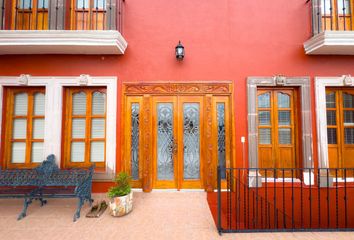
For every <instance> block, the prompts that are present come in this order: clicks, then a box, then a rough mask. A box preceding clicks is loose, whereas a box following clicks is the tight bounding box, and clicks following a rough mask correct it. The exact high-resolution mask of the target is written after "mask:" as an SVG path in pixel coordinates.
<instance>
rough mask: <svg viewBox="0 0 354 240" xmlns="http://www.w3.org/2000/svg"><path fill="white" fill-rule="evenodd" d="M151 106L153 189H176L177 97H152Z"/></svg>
mask: <svg viewBox="0 0 354 240" xmlns="http://www.w3.org/2000/svg"><path fill="white" fill-rule="evenodd" d="M152 106H153V108H152V136H153V137H152V139H153V144H152V149H153V153H152V159H153V174H152V175H153V187H156V188H177V187H178V177H179V176H178V159H177V156H178V154H177V151H178V149H177V148H178V146H177V142H178V139H177V136H178V114H177V113H178V111H177V108H178V105H177V97H176V96H157V97H153V100H152Z"/></svg>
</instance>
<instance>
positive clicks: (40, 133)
mask: <svg viewBox="0 0 354 240" xmlns="http://www.w3.org/2000/svg"><path fill="white" fill-rule="evenodd" d="M32 138H33V139H43V138H44V119H43V118H40V119H33V136H32Z"/></svg>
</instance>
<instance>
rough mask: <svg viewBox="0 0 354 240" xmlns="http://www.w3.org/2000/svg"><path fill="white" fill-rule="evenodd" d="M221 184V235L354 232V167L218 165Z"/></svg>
mask: <svg viewBox="0 0 354 240" xmlns="http://www.w3.org/2000/svg"><path fill="white" fill-rule="evenodd" d="M223 174H226V177H225V178H224V179H223V178H222V176H223ZM217 184H218V190H217V213H216V214H217V218H216V219H217V228H218V231H219V233H222V232H253V231H264V232H272V231H354V205H353V204H351V202H353V200H354V168H353V169H349V168H333V169H332V168H331V169H328V168H323V169H313V168H221V167H218V178H217Z"/></svg>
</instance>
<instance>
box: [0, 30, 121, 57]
mask: <svg viewBox="0 0 354 240" xmlns="http://www.w3.org/2000/svg"><path fill="white" fill-rule="evenodd" d="M127 45H128V43H127V42H126V40H125V39H124V38H123V36H122V35H121V34H120V32H118V31H114V30H104V31H102V30H101V31H100V30H97V31H93V30H91V31H80V30H0V55H3V54H124V52H125V49H126V48H127Z"/></svg>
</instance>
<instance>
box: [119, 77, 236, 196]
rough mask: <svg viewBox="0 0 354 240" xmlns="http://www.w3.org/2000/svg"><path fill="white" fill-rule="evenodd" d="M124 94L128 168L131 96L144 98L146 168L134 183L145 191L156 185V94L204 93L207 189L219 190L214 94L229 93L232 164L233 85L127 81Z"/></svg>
mask: <svg viewBox="0 0 354 240" xmlns="http://www.w3.org/2000/svg"><path fill="white" fill-rule="evenodd" d="M122 92H123V94H122V96H123V101H122V105H121V107H122V108H121V109H122V119H123V120H122V121H121V132H122V134H121V136H122V143H123V144H124V147H122V148H121V149H122V153H121V169H122V170H127V169H128V167H127V165H128V162H130V159H126V157H127V155H128V154H127V153H126V152H127V149H126V147H125V145H126V138H127V136H128V135H127V134H126V133H127V131H128V130H127V129H125V126H126V125H127V124H126V121H128V120H129V119H128V120H127V119H126V116H129V114H128V112H127V110H128V109H127V105H126V104H127V99H128V97H131V96H135V97H137V96H139V97H140V98H141V101H142V104H143V105H142V106H141V107H140V109H141V111H140V113H141V114H142V119H141V120H140V122H141V126H139V127H140V128H141V129H142V132H143V133H144V134H143V136H142V138H141V140H142V142H141V143H140V144H139V145H140V146H142V149H141V150H140V152H141V153H142V155H141V156H140V157H139V159H143V164H142V168H143V169H139V172H140V173H141V174H139V175H141V176H142V179H141V180H140V181H136V182H133V186H134V187H139V188H140V187H141V188H142V189H143V191H145V192H150V191H151V190H152V188H153V179H152V171H153V169H152V165H153V162H152V161H154V159H153V156H152V155H151V153H152V140H153V139H152V137H153V136H152V134H151V133H152V119H153V118H152V109H151V106H152V96H161V95H164V96H169V95H171V96H172V95H177V96H188V95H189V96H193V95H203V96H204V99H205V100H204V109H205V114H204V119H205V120H204V121H205V124H204V134H205V138H204V140H203V141H204V142H203V144H204V145H205V146H207V147H206V148H205V149H204V150H203V151H205V156H206V159H205V163H204V169H203V171H204V188H205V190H207V191H213V190H214V189H216V167H215V166H216V164H215V163H214V162H215V159H214V158H213V151H214V149H213V142H214V141H213V134H212V132H213V130H212V119H213V113H212V110H213V96H228V97H229V99H230V100H229V104H230V105H229V106H230V121H229V124H230V129H231V133H232V134H231V139H230V163H229V164H230V165H231V166H235V157H234V156H235V138H234V136H235V127H234V108H233V100H234V98H233V84H232V82H230V81H222V82H217V83H216V82H174V83H171V82H168V83H166V82H150V83H123V86H122Z"/></svg>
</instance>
